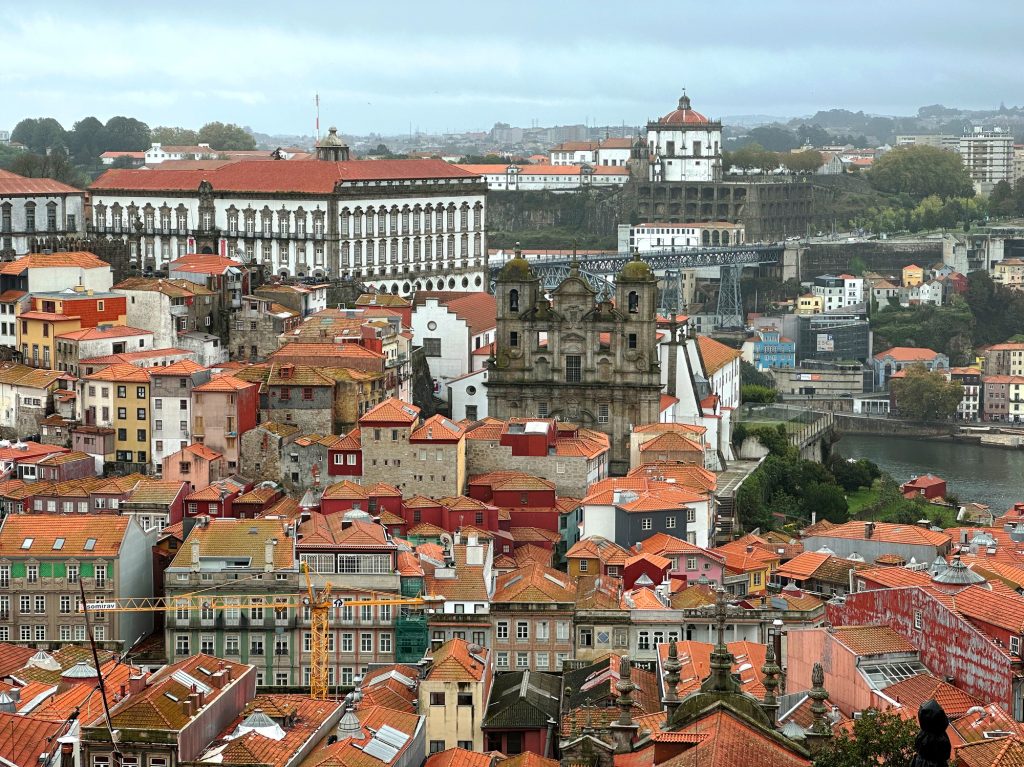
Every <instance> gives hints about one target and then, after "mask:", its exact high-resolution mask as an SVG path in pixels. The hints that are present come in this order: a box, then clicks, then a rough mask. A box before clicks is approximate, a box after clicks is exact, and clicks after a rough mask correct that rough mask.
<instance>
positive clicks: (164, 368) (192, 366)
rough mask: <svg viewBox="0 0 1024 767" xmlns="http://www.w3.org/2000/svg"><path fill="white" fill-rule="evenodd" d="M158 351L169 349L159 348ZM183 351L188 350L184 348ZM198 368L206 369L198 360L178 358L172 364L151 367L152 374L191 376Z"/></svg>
mask: <svg viewBox="0 0 1024 767" xmlns="http://www.w3.org/2000/svg"><path fill="white" fill-rule="evenodd" d="M157 351H161V352H166V351H168V350H167V349H158V350H157ZM181 351H182V352H186V353H187V350H185V349H182V350H181ZM198 370H206V368H204V367H203V366H202V365H200V364H199V363H198V362H194V361H192V360H178V361H177V362H172V363H171V364H170V365H160V366H158V367H153V368H150V369H149V374H150V375H151V376H190V375H192V374H193V373H195V372H196V371H198Z"/></svg>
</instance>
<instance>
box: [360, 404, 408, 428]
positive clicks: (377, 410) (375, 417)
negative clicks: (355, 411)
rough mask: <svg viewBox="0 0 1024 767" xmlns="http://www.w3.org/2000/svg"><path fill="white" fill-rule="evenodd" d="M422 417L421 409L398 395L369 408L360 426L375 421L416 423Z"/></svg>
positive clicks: (361, 419)
mask: <svg viewBox="0 0 1024 767" xmlns="http://www.w3.org/2000/svg"><path fill="white" fill-rule="evenodd" d="M419 417H420V409H419V408H418V407H416V406H415V405H410V404H409V403H408V402H403V401H402V400H400V399H398V398H397V397H391V398H389V399H386V400H384V401H383V402H381V403H380V404H379V405H376V406H374V407H372V408H370V409H369V410H367V411H366V412H365V413H364V414H363V415H362V417H361V418H360V419H359V424H360V426H364V425H369V424H375V423H396V422H397V423H407V424H410V425H411V424H414V423H416V421H417V420H418V419H419Z"/></svg>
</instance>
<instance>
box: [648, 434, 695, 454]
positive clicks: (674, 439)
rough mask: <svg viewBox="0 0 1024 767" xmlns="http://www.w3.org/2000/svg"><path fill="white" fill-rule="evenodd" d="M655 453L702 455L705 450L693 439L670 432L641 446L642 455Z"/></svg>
mask: <svg viewBox="0 0 1024 767" xmlns="http://www.w3.org/2000/svg"><path fill="white" fill-rule="evenodd" d="M653 451H663V452H666V453H675V452H680V451H683V452H697V453H702V452H703V451H704V448H703V447H701V446H700V443H698V442H695V441H694V440H692V439H687V438H686V437H684V436H683V435H682V434H677V433H676V432H672V431H670V432H666V433H665V434H660V435H658V436H657V437H655V438H654V439H649V440H647V441H646V442H644V443H643V444H641V445H640V452H641V453H647V452H653Z"/></svg>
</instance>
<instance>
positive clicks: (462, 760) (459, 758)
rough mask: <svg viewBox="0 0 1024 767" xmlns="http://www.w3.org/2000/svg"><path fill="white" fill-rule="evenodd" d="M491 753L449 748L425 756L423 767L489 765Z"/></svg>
mask: <svg viewBox="0 0 1024 767" xmlns="http://www.w3.org/2000/svg"><path fill="white" fill-rule="evenodd" d="M491 761H492V759H491V755H490V754H483V753H480V752H479V751H467V750H466V749H464V748H449V749H448V750H446V751H440V752H438V753H436V754H431V755H430V756H429V757H427V761H425V762H424V763H423V767H491Z"/></svg>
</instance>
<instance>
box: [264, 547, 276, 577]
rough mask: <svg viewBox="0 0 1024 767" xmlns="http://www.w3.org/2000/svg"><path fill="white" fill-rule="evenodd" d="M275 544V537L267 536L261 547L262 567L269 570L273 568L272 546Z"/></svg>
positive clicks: (266, 570)
mask: <svg viewBox="0 0 1024 767" xmlns="http://www.w3.org/2000/svg"><path fill="white" fill-rule="evenodd" d="M276 545H277V538H268V539H267V542H266V544H265V545H264V547H263V562H264V564H263V569H264V571H265V572H268V573H269V572H271V571H272V570H273V569H274V547H275V546H276Z"/></svg>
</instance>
